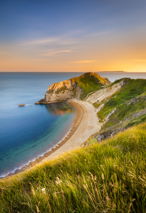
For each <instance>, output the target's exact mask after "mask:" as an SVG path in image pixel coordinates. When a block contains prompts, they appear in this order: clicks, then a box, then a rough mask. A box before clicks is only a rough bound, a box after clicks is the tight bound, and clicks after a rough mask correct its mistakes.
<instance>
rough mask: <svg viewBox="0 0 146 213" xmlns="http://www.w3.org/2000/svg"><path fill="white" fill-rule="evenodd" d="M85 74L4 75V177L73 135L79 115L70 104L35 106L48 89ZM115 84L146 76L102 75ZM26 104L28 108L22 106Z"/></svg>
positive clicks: (0, 85)
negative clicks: (127, 78) (74, 120)
mask: <svg viewBox="0 0 146 213" xmlns="http://www.w3.org/2000/svg"><path fill="white" fill-rule="evenodd" d="M81 74H83V73H81V72H57V73H53V72H48V73H46V72H0V177H1V178H2V177H5V176H7V175H11V174H12V173H14V172H15V170H16V169H21V168H22V167H23V166H25V165H27V164H29V163H30V162H32V161H34V160H35V159H36V158H38V157H40V156H43V155H44V154H45V153H46V152H48V151H50V150H51V149H52V148H53V147H54V146H56V145H57V144H58V143H60V142H61V141H62V140H63V139H64V137H66V135H67V134H68V133H69V131H70V129H71V125H72V122H73V119H74V116H75V112H74V110H73V109H72V108H71V106H69V105H65V106H64V104H63V103H62V104H52V105H35V104H34V103H35V102H37V101H38V100H40V99H42V98H43V97H44V95H45V93H46V91H47V89H48V87H49V86H50V85H51V84H53V83H56V82H60V81H63V80H67V79H70V78H72V77H76V76H80V75H81ZM98 74H99V75H101V76H103V77H107V78H108V79H109V80H110V81H111V82H114V81H115V80H117V79H120V78H123V77H130V78H145V79H146V73H126V72H98ZM19 104H25V106H24V107H18V105H19Z"/></svg>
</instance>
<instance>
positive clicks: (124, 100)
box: [87, 78, 146, 140]
mask: <svg viewBox="0 0 146 213" xmlns="http://www.w3.org/2000/svg"><path fill="white" fill-rule="evenodd" d="M112 88H116V89H114V90H113V89H112ZM100 91H101V92H102V91H105V92H104V95H103V96H99V95H98V94H100V93H101V92H100ZM102 93H103V92H102ZM93 100H94V101H93ZM87 101H90V102H92V104H93V105H94V106H95V107H96V108H97V109H96V110H97V115H98V117H99V118H100V120H101V122H103V124H104V125H103V127H102V130H101V131H100V133H97V134H96V135H95V137H94V138H98V139H99V140H101V139H104V138H107V137H111V136H112V135H114V134H115V133H117V132H119V131H123V130H124V129H125V128H128V127H130V126H133V125H134V124H139V123H142V122H144V121H146V79H130V78H124V79H120V80H118V81H115V82H114V83H113V84H111V85H110V86H109V87H107V88H105V89H103V90H99V91H97V92H95V93H93V94H92V95H91V96H89V98H87ZM93 102H94V103H93Z"/></svg>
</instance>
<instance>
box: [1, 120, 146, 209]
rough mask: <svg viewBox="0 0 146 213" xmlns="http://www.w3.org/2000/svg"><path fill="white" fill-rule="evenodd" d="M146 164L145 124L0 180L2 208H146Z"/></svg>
mask: <svg viewBox="0 0 146 213" xmlns="http://www.w3.org/2000/svg"><path fill="white" fill-rule="evenodd" d="M95 142H96V141H95ZM145 165H146V123H145V124H143V125H139V126H137V127H132V128H130V129H128V130H126V131H125V132H123V133H119V134H117V135H116V136H114V137H113V138H111V139H110V140H107V141H103V142H102V143H100V144H99V143H95V144H93V145H91V146H89V147H86V148H81V149H79V150H77V151H74V152H72V153H71V154H70V155H67V154H66V155H64V156H63V157H62V158H60V159H58V160H55V161H53V162H48V163H45V164H44V165H42V166H37V167H36V168H35V169H32V170H29V171H28V172H24V173H21V174H18V175H16V176H14V177H11V178H8V179H6V180H1V181H0V188H1V190H0V193H1V200H0V201H1V203H0V212H1V213H7V212H11V213H13V212H21V213H23V212H27V213H29V212H37V213H38V212H41V213H45V212H47V213H48V212H54V213H61V212H67V213H68V212H70V213H71V212H72V213H73V212H78V213H79V212H81V213H82V212H102V213H103V212H104V213H106V212H108V213H113V212H121V213H125V212H126V213H128V212H129V213H130V212H133V213H145V212H146V193H145V192H146V166H145Z"/></svg>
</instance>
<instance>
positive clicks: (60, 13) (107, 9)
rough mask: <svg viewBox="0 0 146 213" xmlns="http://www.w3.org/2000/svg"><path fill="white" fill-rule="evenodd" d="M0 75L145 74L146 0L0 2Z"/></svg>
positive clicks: (28, 0)
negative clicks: (7, 73)
mask: <svg viewBox="0 0 146 213" xmlns="http://www.w3.org/2000/svg"><path fill="white" fill-rule="evenodd" d="M0 71H1V72H3V71H4V72H5V71H13V72H14V71H26V72H29V71H31V72H32V71H43V72H48V71H50V72H58V71H61V72H89V71H91V72H98V71H127V72H146V1H145V0H0Z"/></svg>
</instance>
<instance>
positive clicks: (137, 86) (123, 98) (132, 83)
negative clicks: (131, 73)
mask: <svg viewBox="0 0 146 213" xmlns="http://www.w3.org/2000/svg"><path fill="white" fill-rule="evenodd" d="M119 81H120V80H119ZM116 83H117V82H116ZM145 92H146V80H145V79H129V78H126V79H124V85H123V86H122V88H121V90H120V91H119V92H118V93H117V94H116V95H114V96H113V97H112V98H110V99H109V100H108V101H107V102H106V103H105V105H104V107H103V108H102V110H100V111H99V112H98V116H99V118H100V119H101V120H103V119H104V118H105V117H106V116H107V115H108V114H109V113H110V112H112V110H113V109H114V108H116V109H117V112H116V113H117V114H118V118H119V119H121V118H123V116H124V117H125V116H126V113H130V111H131V112H133V113H134V112H135V111H137V110H139V109H140V107H141V108H144V107H146V103H144V105H143V106H141V103H138V102H137V105H135V103H134V106H132V104H133V103H132V104H131V105H128V101H129V100H131V99H134V98H136V97H137V96H140V95H143V96H144V94H145ZM139 99H140V98H139ZM142 99H144V97H142V98H141V101H143V100H142ZM131 106H132V109H130V108H131ZM129 110H130V111H129ZM119 112H120V113H119ZM115 116H116V115H115Z"/></svg>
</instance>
